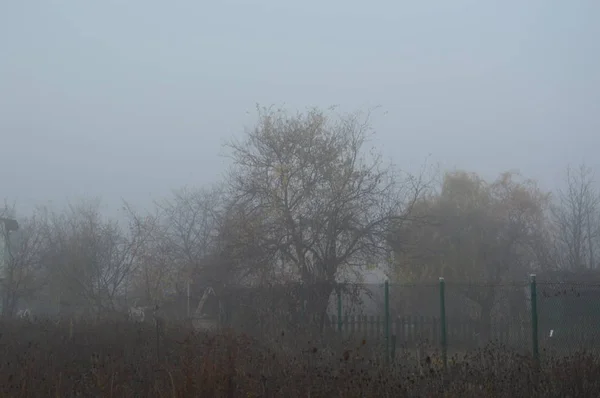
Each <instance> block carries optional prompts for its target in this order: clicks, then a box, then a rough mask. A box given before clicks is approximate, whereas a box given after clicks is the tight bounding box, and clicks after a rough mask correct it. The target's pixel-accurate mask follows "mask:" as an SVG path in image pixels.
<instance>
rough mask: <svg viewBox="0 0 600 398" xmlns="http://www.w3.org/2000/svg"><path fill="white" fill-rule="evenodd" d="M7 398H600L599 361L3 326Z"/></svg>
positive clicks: (175, 332) (106, 328) (118, 326)
mask: <svg viewBox="0 0 600 398" xmlns="http://www.w3.org/2000/svg"><path fill="white" fill-rule="evenodd" d="M0 333H1V334H0V345H1V347H2V349H1V352H2V358H1V361H0V392H1V395H2V396H5V397H17V396H18V397H51V396H52V397H75V396H79V397H286V398H294V397H442V396H445V397H477V398H480V397H507V398H508V397H511V398H512V397H598V396H600V379H599V378H598V377H597V375H599V374H600V358H598V357H595V356H592V355H589V354H585V353H580V354H578V355H573V356H571V357H566V358H554V359H553V358H549V357H548V356H547V355H546V356H545V359H544V360H543V362H542V364H541V365H540V367H539V368H538V367H536V366H535V364H534V363H533V362H532V361H530V360H529V358H526V357H522V356H519V355H517V354H514V353H511V352H509V351H507V350H504V349H502V347H494V346H490V347H488V348H487V349H485V350H483V351H481V352H476V353H472V354H470V355H467V356H464V357H461V358H453V359H451V360H450V363H449V366H448V369H447V370H446V371H443V368H442V366H441V364H440V363H441V362H440V361H439V358H438V357H437V356H436V355H432V356H426V357H424V358H421V359H420V360H417V359H416V358H414V357H411V356H410V354H409V353H406V354H403V355H399V358H398V359H397V360H396V361H395V362H394V363H393V364H385V363H381V360H380V359H378V358H376V357H375V356H374V355H372V352H373V350H372V348H371V347H370V346H369V344H368V343H367V342H364V341H363V342H359V343H358V344H346V345H345V346H340V347H336V348H335V349H332V348H329V349H325V348H324V347H322V346H321V345H320V344H315V343H310V342H309V341H306V342H303V343H302V344H299V343H298V341H295V340H293V339H292V338H289V337H287V336H285V334H284V333H282V335H281V336H279V337H278V338H277V339H275V340H272V341H270V342H268V343H267V342H264V341H263V342H258V341H256V340H252V339H250V338H248V337H245V336H242V335H239V334H234V333H232V332H228V331H223V332H221V333H219V334H215V335H207V334H194V333H191V332H190V331H188V330H186V329H185V328H184V327H182V326H180V327H176V325H172V326H171V327H170V328H168V329H167V330H158V331H157V330H156V329H155V328H154V327H152V326H150V325H146V326H140V325H134V324H128V323H115V322H106V323H102V324H91V323H88V324H78V325H75V326H74V327H72V328H71V327H70V326H69V325H63V326H61V325H58V326H57V325H55V324H53V323H50V322H47V323H34V324H32V323H27V322H3V323H1V324H0Z"/></svg>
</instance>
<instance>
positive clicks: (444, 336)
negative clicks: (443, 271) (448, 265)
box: [440, 278, 448, 370]
mask: <svg viewBox="0 0 600 398" xmlns="http://www.w3.org/2000/svg"><path fill="white" fill-rule="evenodd" d="M440 330H441V333H442V334H441V336H440V339H441V343H442V361H443V363H444V370H446V368H447V367H448V335H447V334H446V282H444V278H440Z"/></svg>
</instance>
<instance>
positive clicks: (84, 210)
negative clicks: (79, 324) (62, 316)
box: [45, 201, 146, 314]
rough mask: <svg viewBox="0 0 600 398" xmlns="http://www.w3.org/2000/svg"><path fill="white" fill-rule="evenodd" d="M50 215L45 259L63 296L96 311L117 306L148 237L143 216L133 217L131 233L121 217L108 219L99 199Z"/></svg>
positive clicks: (51, 277)
mask: <svg viewBox="0 0 600 398" xmlns="http://www.w3.org/2000/svg"><path fill="white" fill-rule="evenodd" d="M48 220H49V222H48V223H47V225H46V229H45V240H46V253H45V261H46V262H47V266H48V272H49V278H50V279H51V283H52V284H53V285H54V288H55V289H57V292H60V296H61V298H62V300H63V301H68V302H70V303H71V304H75V305H77V304H80V305H83V306H84V307H86V309H89V310H92V311H93V312H94V313H96V314H98V313H102V312H105V311H111V310H115V309H116V299H117V297H118V296H121V295H124V294H125V292H126V289H127V283H126V282H127V281H128V276H129V275H130V274H131V273H132V272H133V271H134V269H135V266H136V265H137V258H138V256H139V254H140V248H141V247H142V245H143V243H144V241H145V239H146V236H145V234H144V233H143V232H144V231H143V230H142V229H141V226H140V225H139V222H138V220H135V219H131V220H130V224H129V228H128V230H127V231H126V232H125V231H123V229H122V228H121V227H120V225H119V224H118V222H116V221H114V220H108V219H103V218H102V216H101V215H100V211H99V202H98V201H96V202H94V201H81V202H80V203H78V204H77V205H76V206H69V208H68V210H67V211H65V212H63V213H60V214H57V213H49V215H48Z"/></svg>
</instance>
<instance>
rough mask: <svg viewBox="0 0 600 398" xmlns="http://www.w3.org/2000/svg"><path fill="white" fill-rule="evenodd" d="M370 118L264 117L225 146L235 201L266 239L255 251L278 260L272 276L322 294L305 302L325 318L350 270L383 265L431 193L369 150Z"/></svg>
mask: <svg viewBox="0 0 600 398" xmlns="http://www.w3.org/2000/svg"><path fill="white" fill-rule="evenodd" d="M368 116H369V115H368V114H367V115H361V114H360V113H353V114H346V115H338V116H336V115H335V114H334V113H333V111H330V112H326V111H322V110H319V109H310V110H308V111H307V112H306V113H296V114H289V113H287V112H286V111H284V110H273V109H265V108H259V109H258V117H259V121H258V123H257V125H256V127H255V128H254V129H253V130H251V131H249V132H248V133H247V134H246V136H245V138H244V139H242V140H234V141H232V142H230V143H229V144H228V145H227V147H228V149H230V151H231V152H230V154H231V158H232V160H233V168H232V170H231V174H230V180H229V181H230V183H231V198H232V200H233V201H234V203H236V204H237V205H238V209H243V213H244V215H245V219H246V220H253V222H254V225H253V227H254V228H256V229H257V230H259V231H260V235H259V236H254V237H252V239H249V241H248V243H249V244H251V245H253V246H257V247H261V248H262V250H263V252H264V255H265V256H268V254H269V253H270V258H271V260H272V261H271V263H270V264H269V267H270V268H269V270H270V271H271V273H272V275H275V276H277V275H280V276H286V277H287V276H290V275H291V276H293V277H295V279H296V280H299V281H302V282H303V283H305V284H306V285H310V286H319V287H320V288H318V289H316V290H315V291H313V292H311V294H309V295H307V296H306V301H307V302H306V305H307V308H308V309H309V311H311V312H312V313H317V314H324V312H325V308H326V306H327V302H328V298H329V295H330V294H331V292H332V289H333V288H334V285H335V282H336V277H338V274H339V271H340V270H341V269H342V268H344V267H361V266H365V265H367V264H373V263H377V262H379V261H380V260H381V259H382V258H383V256H384V255H385V253H386V252H387V250H388V246H387V243H386V241H385V239H384V236H385V233H386V231H387V230H388V227H389V225H390V223H391V222H392V221H394V220H396V221H397V220H402V219H405V218H407V217H409V215H410V213H411V209H412V206H413V204H414V202H415V201H416V199H417V198H418V197H419V195H420V193H421V190H422V188H423V187H422V185H421V180H419V179H418V178H415V177H413V176H411V175H408V174H404V173H400V172H397V171H396V169H395V168H393V167H392V166H388V165H386V164H385V163H384V161H383V160H382V157H381V155H380V154H378V153H377V151H375V150H374V149H373V148H367V143H368V138H369V136H370V134H371V129H370V125H369V117H368ZM262 271H264V270H262V269H261V272H262Z"/></svg>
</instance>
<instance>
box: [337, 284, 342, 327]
mask: <svg viewBox="0 0 600 398" xmlns="http://www.w3.org/2000/svg"><path fill="white" fill-rule="evenodd" d="M337 327H338V332H340V336H341V333H342V288H341V287H340V285H338V291H337Z"/></svg>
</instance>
